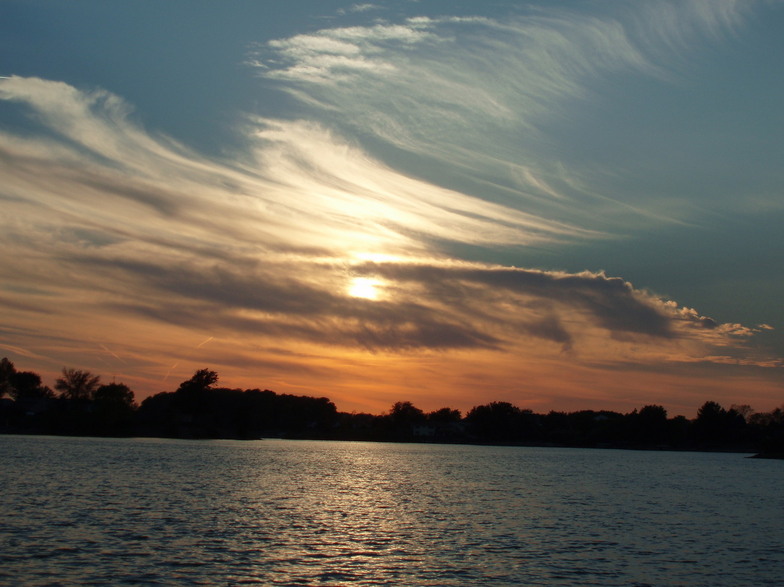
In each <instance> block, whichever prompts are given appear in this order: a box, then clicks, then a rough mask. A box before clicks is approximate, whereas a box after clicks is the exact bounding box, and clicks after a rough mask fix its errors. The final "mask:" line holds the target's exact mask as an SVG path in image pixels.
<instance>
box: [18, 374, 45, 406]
mask: <svg viewBox="0 0 784 587" xmlns="http://www.w3.org/2000/svg"><path fill="white" fill-rule="evenodd" d="M10 394H11V397H12V398H14V399H15V400H17V401H19V400H26V399H27V400H38V399H48V398H53V397H54V393H52V390H51V389H49V388H48V387H46V386H45V385H43V384H42V383H41V376H40V375H38V373H33V372H32V371H17V372H16V373H14V374H13V375H11V392H10Z"/></svg>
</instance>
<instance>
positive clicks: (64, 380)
mask: <svg viewBox="0 0 784 587" xmlns="http://www.w3.org/2000/svg"><path fill="white" fill-rule="evenodd" d="M100 384H101V378H100V377H99V376H98V375H93V374H92V373H90V372H89V371H80V370H77V369H66V368H65V367H63V375H62V377H58V378H57V380H56V381H55V383H54V388H55V389H56V390H57V391H59V392H60V397H62V398H65V399H70V400H89V399H92V395H93V393H95V390H96V389H98V386H99V385H100Z"/></svg>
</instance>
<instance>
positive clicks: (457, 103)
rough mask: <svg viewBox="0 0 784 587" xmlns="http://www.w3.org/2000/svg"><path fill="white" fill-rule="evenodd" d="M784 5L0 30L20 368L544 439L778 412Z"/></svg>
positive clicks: (7, 308)
mask: <svg viewBox="0 0 784 587" xmlns="http://www.w3.org/2000/svg"><path fill="white" fill-rule="evenodd" d="M782 30H784V2H781V1H776V0H770V1H764V0H760V1H755V0H737V1H734V0H704V1H700V0H692V1H675V0H673V1H659V0H650V1H641V2H616V1H612V0H608V1H602V0H588V1H563V2H557V1H550V0H548V1H543V0H542V1H533V2H527V3H520V2H505V1H494V2H485V1H482V2H480V1H474V0H465V1H450V2H445V1H444V2H441V1H438V0H421V1H395V2H392V1H389V2H368V3H358V4H352V3H350V2H337V1H331V0H327V1H318V2H316V1H307V0H289V1H287V2H277V1H270V2H260V1H251V0H234V1H232V2H222V3H216V2H202V1H190V0H188V1H184V0H170V1H167V2H151V1H146V0H142V1H140V2H124V1H117V0H73V1H71V2H56V1H54V0H24V1H17V0H5V1H4V2H3V3H2V4H0V76H2V77H0V206H1V207H2V214H0V245H1V246H2V252H3V254H2V256H1V257H0V316H1V318H0V354H2V355H4V356H7V357H8V358H9V359H10V360H11V361H13V362H14V363H15V364H16V366H17V368H18V369H20V370H32V371H36V372H38V373H40V374H41V375H42V376H43V377H44V380H45V382H48V383H49V385H52V384H53V381H54V378H55V377H56V376H57V374H58V373H59V371H60V370H61V369H62V368H63V367H71V368H77V369H86V370H90V371H92V372H94V373H96V374H100V375H101V376H102V378H103V380H104V381H110V380H115V381H122V382H125V383H126V384H128V385H130V386H131V388H132V389H133V390H134V391H135V393H136V397H137V399H138V400H142V399H143V398H144V397H147V396H149V395H151V394H154V393H158V392H161V391H171V390H174V389H176V388H177V386H178V384H179V382H181V381H183V380H185V379H188V378H189V377H190V375H191V374H192V373H193V372H194V371H195V370H197V369H201V368H210V369H213V370H215V371H217V372H218V373H219V375H220V381H219V383H220V384H221V385H223V386H227V387H239V388H243V389H244V388H262V389H264V388H266V389H272V390H274V391H276V392H278V393H292V394H297V395H315V396H327V397H329V398H330V399H332V400H333V401H334V402H335V403H336V405H337V407H338V409H340V410H342V411H357V412H371V413H382V412H384V411H387V410H388V409H389V408H390V407H391V405H392V404H393V403H394V402H396V401H411V402H413V403H414V404H415V405H416V406H418V407H420V408H421V409H424V410H426V411H429V410H435V409H438V408H441V407H445V406H448V407H452V408H457V409H460V410H463V411H464V412H465V411H467V410H469V409H470V408H471V407H473V406H476V405H480V404H485V403H488V402H491V401H508V402H511V403H513V404H515V405H518V406H520V407H523V408H529V409H532V410H534V411H536V412H547V411H549V410H565V411H573V410H579V409H596V410H599V409H609V410H616V411H621V412H628V411H631V410H633V409H635V408H640V407H642V406H644V405H649V404H658V405H662V406H664V407H665V408H666V409H667V410H668V412H669V414H670V415H671V416H673V415H678V414H682V415H686V416H687V417H693V416H694V415H695V414H696V410H697V409H698V408H699V406H700V405H701V404H702V403H704V402H705V401H709V400H711V401H718V402H719V403H721V404H722V405H724V406H725V407H729V406H730V405H732V404H749V405H751V406H752V407H753V408H754V409H756V410H757V411H768V410H771V409H773V408H774V407H777V406H780V405H782V403H784V377H783V376H782V374H783V373H784V371H783V369H784V359H783V358H782V357H784V304H782V299H784V271H782V267H784V231H782V230H781V228H780V227H781V226H782V223H783V222H784V193H783V188H784V165H782V161H784V146H783V144H784V140H783V139H782V137H784V109H782V107H781V104H784V76H782V75H781V73H782V69H781V56H782V55H784V35H781V31H782Z"/></svg>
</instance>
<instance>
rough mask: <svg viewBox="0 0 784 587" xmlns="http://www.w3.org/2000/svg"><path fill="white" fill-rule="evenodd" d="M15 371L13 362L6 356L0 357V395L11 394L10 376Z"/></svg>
mask: <svg viewBox="0 0 784 587" xmlns="http://www.w3.org/2000/svg"><path fill="white" fill-rule="evenodd" d="M14 373H16V369H15V368H14V364H13V363H12V362H11V361H9V360H8V357H3V358H2V359H0V397H3V396H4V395H11V390H12V389H13V386H12V384H11V377H12V376H13V374H14Z"/></svg>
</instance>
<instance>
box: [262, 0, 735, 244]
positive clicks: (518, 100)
mask: <svg viewBox="0 0 784 587" xmlns="http://www.w3.org/2000/svg"><path fill="white" fill-rule="evenodd" d="M746 4H748V3H746ZM635 8H640V9H639V10H636V9H632V8H631V7H624V6H619V5H615V6H614V7H609V6H604V11H603V12H595V13H591V14H587V13H583V12H580V11H579V10H570V11H567V10H562V9H556V8H553V9H552V10H543V9H541V8H540V9H531V10H529V11H528V12H527V13H526V12H524V11H521V12H520V14H518V15H516V16H512V17H508V16H507V17H506V18H504V19H503V20H500V19H495V18H489V17H483V16H482V17H448V16H444V17H424V16H421V17H410V18H407V19H403V20H400V21H382V22H378V21H376V22H374V23H372V24H369V25H367V26H352V27H339V26H336V27H332V28H324V29H322V30H319V31H316V32H313V33H309V34H307V35H296V36H293V37H289V38H282V39H277V40H274V41H270V42H268V43H267V44H265V45H262V46H260V47H258V48H257V49H255V50H254V51H253V57H252V63H253V64H254V65H256V66H257V67H258V71H259V72H260V74H261V75H262V76H263V77H264V78H266V79H267V80H269V81H271V82H274V83H275V84H277V86H276V87H278V88H280V89H282V90H284V91H287V92H289V93H290V94H291V95H292V96H294V97H295V98H297V99H299V101H300V103H301V104H302V106H303V109H304V112H305V116H308V115H311V116H315V117H321V116H324V117H328V118H329V119H330V120H331V121H333V124H334V125H335V126H336V128H339V129H344V130H345V132H347V133H350V134H352V135H357V136H359V137H363V138H370V139H371V142H372V141H382V142H383V143H384V144H386V145H388V146H391V147H393V148H395V149H399V150H402V151H404V152H407V153H410V154H412V155H415V156H417V157H422V158H425V159H426V160H427V161H428V163H429V167H428V168H427V169H422V170H421V173H423V174H425V175H427V176H428V178H429V179H430V180H431V181H435V182H439V181H444V180H445V179H446V178H451V180H450V181H455V178H456V177H460V178H461V181H462V183H463V189H464V190H465V191H466V193H469V194H471V195H474V196H476V197H479V198H481V199H483V200H485V201H487V200H492V201H496V202H503V203H504V204H506V205H508V206H510V207H513V208H515V209H519V210H525V211H526V212H528V213H531V214H537V215H540V216H542V217H545V218H554V217H558V218H561V219H564V220H568V221H569V222H570V223H572V224H579V225H580V226H581V227H582V228H593V229H595V230H606V229H607V228H608V227H609V228H610V229H612V230H614V231H621V232H622V231H623V230H625V229H626V228H627V226H628V225H629V224H630V223H632V222H640V221H645V222H650V221H651V220H654V221H657V222H661V223H665V222H673V221H679V220H683V217H684V213H685V212H686V211H685V210H684V209H682V208H681V209H678V210H675V211H673V210H671V202H670V201H668V200H667V199H665V198H662V200H661V201H658V200H656V199H653V198H651V197H650V193H646V194H645V198H643V197H642V196H641V195H637V194H635V193H633V192H630V193H627V194H625V197H624V198H623V199H619V198H618V197H617V196H613V195H611V194H609V193H602V192H601V191H600V190H599V189H596V188H595V187H592V186H591V185H590V184H591V181H590V174H588V175H586V171H585V169H583V168H582V167H581V166H580V165H571V166H570V165H569V164H568V160H558V157H559V154H558V152H557V151H556V152H555V153H554V152H553V150H552V146H551V145H550V144H549V143H548V140H549V139H548V136H547V134H546V131H545V130H544V129H545V128H546V127H547V126H548V125H549V124H551V123H552V122H553V121H559V122H560V121H563V120H569V119H570V118H579V117H580V115H581V114H580V110H581V104H584V103H585V102H586V101H587V102H591V101H592V100H595V99H596V98H597V95H598V94H599V93H600V92H601V91H602V90H603V88H604V87H607V86H608V84H612V80H613V79H614V78H615V77H617V76H619V75H625V76H634V75H636V76H643V77H646V76H647V77H655V78H661V79H677V77H678V76H679V75H681V71H680V68H679V65H678V64H679V63H682V62H683V61H685V58H686V56H687V55H688V54H690V53H693V52H694V50H695V49H697V48H699V46H700V45H701V44H703V43H704V42H705V39H706V38H712V39H715V38H720V37H721V36H723V35H725V36H726V35H728V34H732V33H733V32H734V31H735V30H737V29H738V28H739V27H740V26H741V25H742V23H743V22H744V21H745V18H746V16H747V13H748V12H749V10H748V6H747V5H744V3H739V2H736V1H734V0H727V1H719V2H694V3H688V5H686V4H684V3H675V2H655V3H648V4H646V5H645V6H644V7H635ZM673 68H674V69H673ZM560 156H561V157H565V158H566V157H567V156H566V155H565V154H561V155H560ZM603 172H606V173H610V171H609V170H600V169H593V171H592V172H591V173H593V174H601V173H603ZM619 172H620V170H618V169H616V170H614V171H613V172H612V173H619ZM621 209H622V213H619V212H621Z"/></svg>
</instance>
